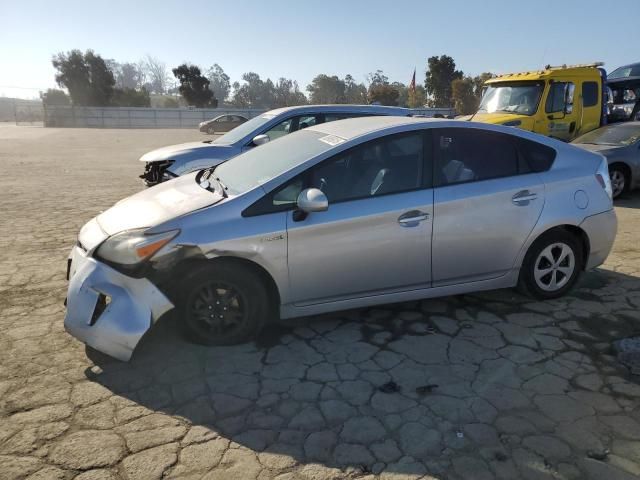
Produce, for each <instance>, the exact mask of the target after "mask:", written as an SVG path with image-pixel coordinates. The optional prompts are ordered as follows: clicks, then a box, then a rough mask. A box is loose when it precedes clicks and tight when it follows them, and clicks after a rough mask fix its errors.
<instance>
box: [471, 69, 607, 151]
mask: <svg viewBox="0 0 640 480" xmlns="http://www.w3.org/2000/svg"><path fill="white" fill-rule="evenodd" d="M601 66H602V63H593V64H588V65H572V66H566V65H562V66H559V67H552V66H550V65H547V66H546V67H545V68H544V69H543V70H538V71H533V72H522V73H511V74H507V75H500V76H498V77H495V78H492V79H491V80H488V81H487V82H486V83H485V86H484V92H483V95H482V100H481V102H480V106H479V108H478V111H477V112H476V113H475V114H474V115H472V116H471V117H470V118H469V120H473V121H479V122H486V123H495V124H500V125H508V126H513V127H518V128H522V129H523V130H529V131H532V132H536V133H540V134H542V135H547V136H550V137H554V138H558V139H560V140H564V141H570V140H572V139H574V138H575V137H577V136H578V135H582V134H583V133H586V132H588V131H590V130H593V129H595V128H598V127H600V126H602V125H604V124H605V123H606V118H607V116H606V81H607V77H606V75H607V74H606V72H605V71H604V69H602V68H600V67H601Z"/></svg>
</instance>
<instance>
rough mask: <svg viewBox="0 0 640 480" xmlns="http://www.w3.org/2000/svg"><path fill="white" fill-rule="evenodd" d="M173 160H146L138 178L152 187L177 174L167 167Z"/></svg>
mask: <svg viewBox="0 0 640 480" xmlns="http://www.w3.org/2000/svg"><path fill="white" fill-rule="evenodd" d="M173 163H174V162H173V160H165V161H161V162H147V163H146V164H145V166H144V173H143V174H142V175H140V178H141V179H142V181H143V182H144V184H145V185H146V186H147V187H153V186H154V185H157V184H159V183H162V182H166V181H167V180H171V179H172V178H176V177H177V176H178V175H176V174H175V173H173V172H171V171H170V170H169V167H170V166H171V165H172V164H173Z"/></svg>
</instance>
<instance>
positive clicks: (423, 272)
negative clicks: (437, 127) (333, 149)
mask: <svg viewBox="0 0 640 480" xmlns="http://www.w3.org/2000/svg"><path fill="white" fill-rule="evenodd" d="M425 138H426V137H425V135H424V134H423V132H421V131H418V132H412V133H409V134H400V135H393V136H388V137H385V138H384V139H383V140H378V141H373V142H368V143H365V144H363V145H360V146H358V147H355V148H353V149H351V150H348V151H346V152H343V153H341V154H338V155H337V156H335V157H333V158H331V159H329V160H326V161H324V162H322V163H321V164H319V165H317V166H315V167H313V168H312V169H311V170H310V171H309V172H307V174H306V177H305V180H304V185H305V186H310V187H315V188H320V189H321V190H322V191H323V192H324V193H325V195H327V197H328V199H329V209H328V210H327V211H325V212H317V213H311V214H309V215H308V216H307V217H306V218H304V219H299V218H297V220H298V221H295V220H294V215H293V213H291V212H290V213H289V216H288V220H287V232H288V265H289V279H290V285H291V291H292V299H293V302H294V303H296V304H299V305H301V304H313V303H322V302H325V301H331V300H336V299H342V298H354V297H362V296H367V295H372V294H375V293H380V292H388V291H397V290H410V289H416V288H424V287H428V286H430V281H431V222H432V219H433V189H432V188H431V174H430V172H431V164H430V162H429V165H428V167H427V168H426V169H425V168H424V165H425V155H424V152H425V151H427V150H426V149H425ZM429 156H430V155H429ZM298 182H299V184H298V187H297V188H300V187H302V186H303V184H302V182H300V181H299V180H298ZM293 185H295V181H294V182H293Z"/></svg>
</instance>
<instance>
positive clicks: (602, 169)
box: [595, 157, 613, 201]
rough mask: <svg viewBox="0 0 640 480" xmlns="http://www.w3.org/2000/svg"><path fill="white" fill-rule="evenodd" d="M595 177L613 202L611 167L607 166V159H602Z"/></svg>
mask: <svg viewBox="0 0 640 480" xmlns="http://www.w3.org/2000/svg"><path fill="white" fill-rule="evenodd" d="M595 175H596V180H597V181H598V183H599V184H600V186H601V187H602V188H603V189H604V191H605V192H607V195H608V196H609V198H610V199H611V200H612V201H613V189H612V188H611V177H609V165H608V164H607V159H606V158H605V157H602V160H601V161H600V165H599V166H598V170H596V174H595Z"/></svg>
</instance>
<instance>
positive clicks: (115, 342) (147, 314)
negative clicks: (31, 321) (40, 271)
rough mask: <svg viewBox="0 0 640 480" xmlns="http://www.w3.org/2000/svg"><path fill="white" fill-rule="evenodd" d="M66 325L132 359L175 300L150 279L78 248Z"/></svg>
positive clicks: (108, 351)
mask: <svg viewBox="0 0 640 480" xmlns="http://www.w3.org/2000/svg"><path fill="white" fill-rule="evenodd" d="M69 258H70V264H69V266H68V270H69V275H70V281H69V289H68V292H67V313H66V316H65V319H64V327H65V329H66V330H67V332H69V333H70V334H71V335H73V336H74V337H76V338H77V339H79V340H80V341H82V342H84V343H86V344H87V345H90V346H91V347H93V348H95V349H96V350H99V351H101V352H103V353H106V354H107V355H110V356H112V357H114V358H117V359H119V360H123V361H128V360H129V359H130V358H131V355H132V354H133V351H134V349H135V347H136V345H137V344H138V342H139V341H140V339H141V338H142V336H143V335H144V334H145V333H146V332H147V330H149V328H150V327H151V325H153V323H154V322H155V321H156V320H157V319H158V318H160V316H162V315H163V314H164V313H165V312H167V311H168V310H170V309H171V308H173V304H172V303H171V302H170V301H169V300H168V299H167V298H166V297H165V296H164V295H163V294H162V293H161V292H160V290H158V289H157V288H156V287H155V285H153V283H151V282H150V281H149V280H147V279H146V278H131V277H128V276H126V275H123V274H122V273H120V272H118V271H116V270H114V269H113V268H111V267H108V266H107V265H105V264H103V263H101V262H98V261H96V260H95V259H93V258H90V257H87V256H86V255H85V253H84V251H83V250H82V249H80V248H79V247H77V246H76V247H74V248H73V250H72V251H71V255H70V257H69Z"/></svg>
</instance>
